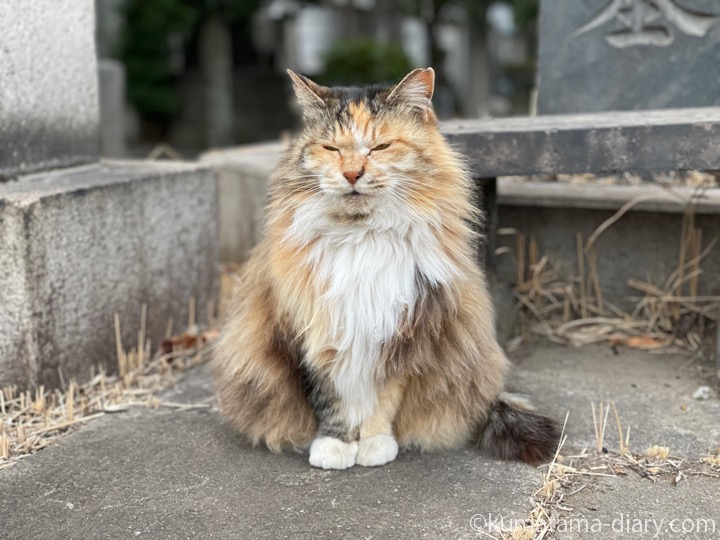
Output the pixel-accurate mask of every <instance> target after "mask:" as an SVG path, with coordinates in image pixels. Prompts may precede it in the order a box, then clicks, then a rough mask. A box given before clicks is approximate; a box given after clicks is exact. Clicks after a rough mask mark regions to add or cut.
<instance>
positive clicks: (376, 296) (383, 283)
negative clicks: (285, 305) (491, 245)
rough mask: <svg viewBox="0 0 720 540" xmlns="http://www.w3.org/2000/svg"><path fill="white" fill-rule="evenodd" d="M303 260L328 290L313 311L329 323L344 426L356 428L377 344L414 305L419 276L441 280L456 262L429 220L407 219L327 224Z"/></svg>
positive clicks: (368, 405) (365, 405)
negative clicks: (401, 221)
mask: <svg viewBox="0 0 720 540" xmlns="http://www.w3.org/2000/svg"><path fill="white" fill-rule="evenodd" d="M315 225H316V226H318V225H319V224H317V223H316V224H315ZM325 225H330V224H327V223H326V224H325ZM304 232H305V233H306V234H307V229H305V230H304ZM306 263H308V264H310V265H312V266H313V270H314V275H315V277H316V280H317V283H318V285H321V284H322V285H324V287H325V288H326V289H325V290H326V292H325V293H324V294H323V296H322V297H321V299H320V301H319V304H320V305H318V306H317V309H320V310H323V311H324V312H325V313H326V316H325V317H322V319H324V320H326V321H329V322H330V324H329V327H328V328H327V329H325V339H326V340H327V341H326V343H327V346H329V347H332V348H334V349H336V350H337V351H338V356H337V358H336V362H335V365H334V367H333V371H332V377H333V380H334V383H335V388H336V390H337V392H338V394H339V396H340V398H341V399H342V401H343V404H344V408H345V411H346V417H347V421H348V424H349V425H350V426H351V427H356V426H359V425H360V424H361V423H362V422H363V421H364V420H365V419H366V418H368V417H369V416H370V415H371V414H372V412H373V410H374V408H375V405H376V403H377V392H376V387H375V374H376V370H377V365H378V362H379V360H380V353H381V347H382V344H383V343H385V342H387V341H389V340H391V339H392V338H393V336H394V335H395V334H396V332H397V329H398V326H399V325H400V324H401V322H402V319H403V317H405V316H407V315H412V313H413V310H414V308H415V303H416V300H417V296H418V290H417V274H418V273H420V274H422V275H423V276H424V277H425V279H426V280H428V281H429V282H430V283H434V284H445V283H448V282H449V281H450V279H451V278H452V274H453V273H454V272H453V268H452V266H451V264H450V261H449V260H448V259H447V257H446V256H445V255H444V253H443V251H442V249H441V247H440V245H439V242H438V241H437V238H436V237H435V235H434V234H433V233H432V231H431V229H430V227H429V225H427V224H409V223H404V224H398V226H397V227H392V228H391V227H376V226H373V225H372V224H361V225H359V226H357V227H350V226H347V225H342V226H341V225H331V226H328V227H326V228H324V230H323V231H322V233H320V234H319V236H316V237H315V241H314V243H313V246H312V248H311V250H310V251H309V254H308V256H307V260H306ZM406 314H407V315H406Z"/></svg>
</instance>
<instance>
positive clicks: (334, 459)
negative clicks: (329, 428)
mask: <svg viewBox="0 0 720 540" xmlns="http://www.w3.org/2000/svg"><path fill="white" fill-rule="evenodd" d="M357 453H358V443H357V442H355V441H353V442H351V443H346V442H343V441H341V440H340V439H336V438H335V437H318V438H316V439H315V440H314V441H313V442H312V444H311V445H310V465H312V466H313V467H321V468H323V469H347V468H349V467H352V466H353V465H355V456H357Z"/></svg>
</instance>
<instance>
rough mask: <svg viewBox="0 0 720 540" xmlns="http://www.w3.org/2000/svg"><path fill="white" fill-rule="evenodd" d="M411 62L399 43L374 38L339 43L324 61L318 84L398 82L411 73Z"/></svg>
mask: <svg viewBox="0 0 720 540" xmlns="http://www.w3.org/2000/svg"><path fill="white" fill-rule="evenodd" d="M411 69H412V68H411V66H410V60H409V59H408V57H407V54H405V51H404V50H403V48H402V46H401V45H400V44H399V43H381V42H378V41H376V40H374V39H372V38H357V39H351V40H347V41H340V42H338V43H336V44H335V46H334V47H333V48H331V49H330V51H329V52H328V54H327V56H326V58H325V71H324V73H323V74H322V75H320V76H318V77H316V79H317V81H318V82H320V83H322V84H325V85H330V86H333V85H335V86H337V85H362V84H372V83H376V82H382V81H399V80H400V79H402V78H403V77H404V76H405V75H407V74H408V72H409V71H410V70H411Z"/></svg>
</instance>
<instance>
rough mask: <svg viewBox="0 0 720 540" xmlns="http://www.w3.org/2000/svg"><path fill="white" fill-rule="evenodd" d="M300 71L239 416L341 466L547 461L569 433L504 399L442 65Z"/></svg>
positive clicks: (230, 349) (230, 329) (232, 339)
mask: <svg viewBox="0 0 720 540" xmlns="http://www.w3.org/2000/svg"><path fill="white" fill-rule="evenodd" d="M289 73H290V77H291V78H292V81H293V85H294V88H295V92H296V94H297V97H298V100H299V102H300V104H301V106H302V108H303V112H304V120H305V129H304V131H303V132H302V133H301V134H300V135H299V136H298V137H297V139H296V140H295V141H294V142H293V143H292V144H291V146H290V148H289V149H288V150H287V152H286V153H285V155H284V157H283V158H282V161H281V163H280V165H279V166H278V167H277V169H276V170H275V173H274V174H273V177H272V181H271V185H270V195H269V204H268V208H267V223H266V226H265V234H264V238H263V240H262V242H261V243H260V244H259V245H258V246H257V247H256V248H255V250H254V252H253V253H252V256H251V258H250V261H249V262H248V263H247V265H246V268H245V270H244V274H243V281H242V285H241V290H240V292H239V294H238V297H237V299H236V305H235V307H234V312H233V313H232V315H231V317H230V318H229V320H228V322H227V325H226V327H225V329H224V335H223V337H222V339H221V341H220V343H219V346H218V349H217V356H216V358H215V376H216V385H217V389H218V395H219V401H220V408H221V410H222V412H223V413H224V415H225V416H226V417H227V418H228V419H229V420H230V422H231V423H232V424H233V425H234V426H235V427H236V428H237V429H239V430H240V431H241V432H242V433H244V434H246V435H247V436H248V437H249V438H250V439H251V440H252V441H253V442H254V443H258V442H264V443H265V444H266V445H267V446H268V447H269V448H270V449H271V450H275V451H279V450H281V449H282V448H284V447H296V448H299V447H306V446H307V445H308V444H310V447H309V451H310V464H311V465H314V466H316V467H322V468H325V469H344V468H347V467H351V466H353V465H355V464H358V465H364V466H372V465H383V464H385V463H388V462H390V461H392V460H394V459H395V456H396V455H397V452H398V445H399V446H402V447H414V448H418V449H421V450H442V449H447V448H457V447H460V446H463V445H466V444H468V443H476V444H478V445H479V446H480V447H482V448H485V449H486V450H487V451H489V452H490V453H491V454H493V455H496V456H500V457H503V458H508V459H521V460H524V461H527V462H529V463H539V462H541V461H542V460H544V459H546V458H548V457H549V456H550V455H551V453H552V451H553V450H554V449H555V446H556V443H557V440H558V431H557V428H556V425H555V423H554V422H553V421H551V420H550V419H548V418H545V417H543V416H540V415H539V414H536V413H535V412H532V410H531V409H530V408H529V407H528V405H527V404H525V403H524V402H523V401H522V400H518V399H515V398H512V397H511V396H509V395H507V394H503V393H502V390H503V379H504V376H505V372H506V369H507V366H508V361H507V359H506V357H505V355H504V353H503V351H502V350H501V348H500V346H499V345H498V343H497V341H496V338H495V332H494V329H493V326H494V321H493V309H492V306H491V300H490V297H489V294H488V291H487V286H486V283H485V277H484V275H483V273H482V271H481V270H480V268H479V267H478V265H477V263H476V255H475V252H474V248H473V246H474V234H473V231H472V225H471V223H472V222H473V220H477V219H478V218H479V217H480V216H479V215H478V211H477V209H476V208H474V207H473V204H472V202H471V201H472V198H471V189H472V188H471V179H470V176H469V175H468V171H467V170H466V169H465V167H464V166H463V164H462V161H461V160H460V159H459V157H458V155H456V154H455V152H453V150H452V149H451V148H450V147H449V146H448V144H447V143H446V142H445V140H444V139H443V137H442V136H441V135H440V133H439V131H438V128H437V120H436V117H435V114H434V113H433V110H432V106H431V102H430V98H431V97H432V93H433V85H434V72H433V70H432V69H418V70H415V71H413V72H412V73H410V74H409V75H408V76H407V77H405V79H403V81H402V82H400V83H399V84H397V85H394V86H392V85H377V86H369V87H366V88H325V87H323V86H319V85H317V84H315V83H314V82H312V81H310V80H309V79H307V78H305V77H301V76H299V75H296V74H295V73H293V72H289Z"/></svg>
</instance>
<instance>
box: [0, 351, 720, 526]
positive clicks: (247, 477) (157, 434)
mask: <svg viewBox="0 0 720 540" xmlns="http://www.w3.org/2000/svg"><path fill="white" fill-rule="evenodd" d="M513 359H514V360H515V361H516V363H517V367H516V369H515V374H514V376H513V378H512V380H511V387H512V388H513V389H514V390H518V391H522V392H523V393H526V394H527V395H529V396H530V397H531V398H532V399H533V400H534V401H535V402H536V403H537V404H538V406H539V408H540V409H542V410H543V411H545V412H547V413H550V414H552V415H553V416H555V417H557V418H559V419H563V418H564V417H565V413H566V411H569V412H570V417H569V420H568V428H567V434H568V443H567V445H568V446H567V448H566V449H565V450H564V453H565V454H569V453H571V452H572V451H575V450H578V449H581V448H583V447H590V448H592V447H594V445H595V436H594V431H593V427H592V415H591V412H590V402H591V401H593V400H594V401H596V402H597V401H600V400H605V401H608V400H614V401H615V402H616V404H617V406H618V409H619V412H620V415H621V417H622V419H623V422H624V423H626V424H629V425H631V427H632V431H631V437H630V446H631V449H632V450H634V451H635V452H642V451H643V450H644V449H645V448H646V447H647V446H649V445H652V444H663V445H666V446H669V447H670V449H671V451H672V452H673V454H678V455H684V456H687V457H689V458H693V459H697V457H698V456H700V455H702V454H705V453H706V452H708V450H710V449H712V448H714V447H715V446H717V445H718V444H720V421H719V420H720V401H719V400H718V399H717V397H713V398H711V399H710V400H708V401H695V400H693V399H692V398H691V396H692V393H693V392H694V390H695V389H696V388H697V387H698V386H699V385H701V384H705V383H706V380H705V376H704V375H703V374H702V371H701V370H699V369H698V366H697V365H696V364H694V365H690V366H685V367H683V364H685V363H686V361H687V359H686V358H680V357H671V356H656V355H649V354H646V353H641V352H637V351H628V350H621V351H619V354H617V355H616V354H614V353H613V351H612V350H611V349H610V348H607V347H600V346H596V347H586V348H583V349H565V348H561V347H558V346H555V345H552V344H548V343H545V342H534V343H531V344H529V345H526V346H524V347H523V348H522V349H520V350H519V351H517V352H516V353H514V354H513ZM211 395H212V389H211V385H210V381H209V378H208V374H207V368H206V367H203V368H200V369H197V370H195V371H194V372H191V373H190V374H189V375H188V376H187V377H186V378H185V379H184V380H183V381H182V382H181V383H180V384H179V385H178V386H177V387H176V388H174V389H172V390H170V391H169V392H168V393H167V395H166V396H165V397H166V399H168V400H172V401H184V402H188V403H193V402H198V401H201V400H204V399H207V398H208V397H210V396H211ZM613 427H614V424H611V425H610V426H609V428H608V434H607V435H606V439H605V440H606V446H607V447H608V449H610V450H611V451H612V450H615V449H616V448H617V435H615V434H614V432H613V431H612V428H613ZM707 471H708V472H712V471H710V470H709V469H707ZM541 483H542V473H541V471H538V470H535V469H533V468H531V467H529V466H526V465H523V464H517V463H505V462H500V461H495V460H491V459H488V458H486V457H484V456H481V455H479V454H478V453H476V452H473V451H470V450H466V451H458V452H451V453H446V454H439V455H438V454H435V455H421V454H418V453H415V452H405V453H401V455H400V456H399V457H398V459H397V461H395V462H394V463H392V464H390V465H387V466H385V467H380V468H369V469H366V468H362V467H354V468H352V469H350V470H348V471H322V470H318V469H312V468H311V467H310V466H309V465H308V464H307V456H304V455H301V454H284V455H274V454H271V453H269V452H267V451H266V450H263V449H259V448H258V449H253V448H251V447H250V445H248V444H247V443H246V442H245V441H244V440H243V439H242V437H240V436H239V435H236V434H235V433H233V432H232V431H231V430H230V429H229V428H228V427H227V426H226V425H225V424H224V423H223V421H222V419H221V418H220V417H219V416H218V414H217V413H216V412H215V411H214V410H207V409H205V410H202V409H196V410H189V411H184V412H177V411H175V412H165V411H135V412H133V413H120V414H117V415H106V416H105V417H103V418H101V419H99V420H97V421H94V422H92V423H91V424H90V425H88V426H87V427H85V428H82V429H81V430H79V431H78V432H76V433H75V434H72V435H70V436H68V437H66V438H65V439H63V440H61V441H60V442H59V443H58V444H57V445H55V446H52V447H50V448H48V449H46V450H43V451H42V452H39V453H38V454H36V455H34V456H31V457H28V458H26V459H23V460H22V461H21V462H20V463H18V464H17V465H16V466H14V467H11V468H9V469H5V470H3V471H0V486H1V487H2V493H3V495H2V497H0V537H2V538H40V537H42V538H193V537H197V538H296V537H302V538H340V537H348V538H416V537H420V538H477V537H483V534H482V533H481V532H479V531H478V530H477V529H483V527H484V526H486V525H487V522H488V521H489V522H494V523H495V524H498V521H497V520H498V519H499V518H500V517H502V518H503V524H508V523H511V522H512V520H521V519H524V518H525V517H526V516H527V515H528V512H529V511H530V510H531V509H532V508H533V502H532V497H531V496H532V493H533V492H534V491H535V490H536V489H537V488H538V487H539V486H540V485H541ZM579 484H581V485H585V487H584V488H582V489H581V491H579V492H578V493H576V494H574V495H571V496H569V497H567V498H566V499H564V500H563V501H562V503H561V504H562V506H564V507H566V508H570V509H571V510H566V511H560V515H561V516H565V518H566V521H565V522H561V525H562V524H564V529H563V528H562V527H561V528H560V529H561V530H559V531H558V532H555V533H553V534H551V535H550V536H549V537H551V538H552V537H556V538H567V539H570V538H573V539H574V538H618V537H626V538H653V537H655V538H718V537H720V510H718V505H717V500H718V496H719V495H720V479H718V478H714V477H710V476H690V477H688V478H686V479H684V480H683V481H681V482H680V483H679V485H678V486H674V485H673V484H672V482H669V481H665V480H660V481H658V482H657V483H653V482H652V481H651V480H649V479H646V478H642V477H640V476H639V475H637V474H635V473H633V472H629V474H628V475H627V476H621V477H612V478H608V477H583V478H581V479H580V480H579ZM578 487H580V485H578ZM569 518H573V519H576V520H577V521H567V519H569ZM653 519H655V520H656V521H655V522H653V521H652V520H653ZM661 519H663V520H664V521H663V522H662V523H660V520H661ZM672 519H675V520H679V521H676V522H673V523H671V522H670V520H672ZM583 520H585V521H583ZM637 520H643V522H642V525H639V522H638V521H637ZM697 520H714V523H713V525H714V529H715V530H714V532H712V530H711V529H710V528H709V527H710V524H711V522H710V521H704V522H698V521H697ZM585 523H587V525H585ZM656 527H660V529H661V533H660V534H658V535H656ZM683 530H684V531H685V532H683ZM621 531H622V532H621ZM628 531H629V532H628ZM485 537H487V536H485Z"/></svg>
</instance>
